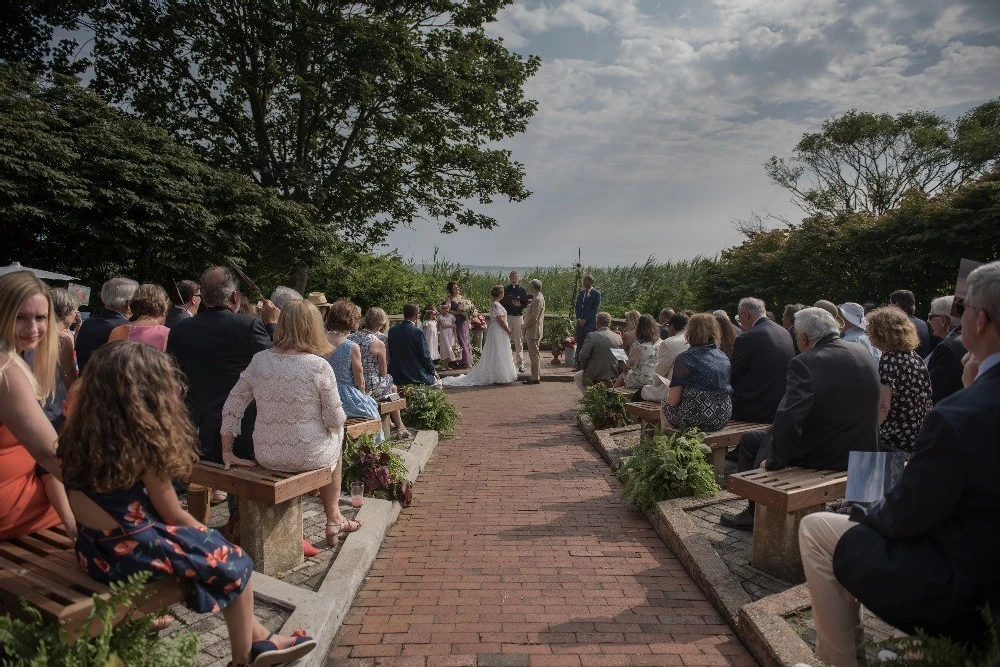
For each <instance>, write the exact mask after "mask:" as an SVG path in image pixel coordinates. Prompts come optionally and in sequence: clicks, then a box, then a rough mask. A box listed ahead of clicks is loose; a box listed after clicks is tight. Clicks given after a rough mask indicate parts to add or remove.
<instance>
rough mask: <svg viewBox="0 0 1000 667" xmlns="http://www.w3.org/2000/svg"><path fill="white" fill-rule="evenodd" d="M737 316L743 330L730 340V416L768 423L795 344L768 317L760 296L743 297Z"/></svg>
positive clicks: (780, 394) (783, 391)
mask: <svg viewBox="0 0 1000 667" xmlns="http://www.w3.org/2000/svg"><path fill="white" fill-rule="evenodd" d="M736 317H737V318H738V319H739V322H740V327H741V328H742V329H743V333H741V334H740V335H739V336H737V337H736V342H734V343H733V358H732V371H731V372H732V378H731V384H732V386H733V419H734V420H735V421H741V422H756V423H758V424H770V423H771V422H773V421H774V413H775V412H776V411H777V410H778V404H779V403H781V398H782V397H783V396H784V395H785V379H786V378H787V376H788V362H789V361H791V360H792V357H794V356H795V346H794V345H793V344H792V338H791V336H789V335H788V332H787V331H786V330H785V329H784V328H783V327H782V326H781V325H780V324H777V323H775V322H772V321H771V320H770V319H768V317H767V309H766V307H765V305H764V302H763V301H761V300H760V299H755V298H752V297H747V298H745V299H742V300H741V301H740V305H739V309H738V311H737V315H736Z"/></svg>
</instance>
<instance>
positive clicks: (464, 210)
mask: <svg viewBox="0 0 1000 667" xmlns="http://www.w3.org/2000/svg"><path fill="white" fill-rule="evenodd" d="M509 2H510V0H457V1H453V0H421V1H417V0H394V1H391V2H389V1H386V0H367V1H358V2H348V1H338V2H328V1H327V0H254V1H252V2H251V1H249V0H244V1H239V2H228V1H224V0H171V1H169V2H168V1H161V2H149V1H148V0H110V1H108V2H107V3H106V4H105V5H104V6H103V7H102V8H101V9H99V10H97V11H94V12H92V13H91V15H90V20H91V22H92V25H93V28H94V30H95V33H96V39H95V44H94V49H93V61H94V65H95V73H96V78H95V84H94V85H95V86H96V88H97V89H98V90H99V91H100V92H101V93H102V94H103V95H105V96H106V97H108V98H109V99H110V100H112V101H113V102H115V103H117V104H120V105H122V106H123V107H124V108H127V109H128V110H129V111H130V112H133V113H136V114H138V115H139V116H141V117H143V118H145V119H147V120H149V121H151V122H153V123H155V124H157V125H160V126H162V127H165V128H167V129H168V130H169V131H170V132H172V133H173V134H174V135H175V136H177V137H179V138H180V139H181V140H183V141H185V142H188V143H189V144H190V145H192V146H194V147H196V148H197V149H198V150H199V151H201V152H202V153H203V154H204V155H205V156H206V157H207V159H208V160H209V161H210V162H211V163H212V164H214V165H216V166H219V167H223V168H229V169H235V170H238V171H240V172H242V173H244V174H247V175H249V176H251V177H252V178H254V179H255V180H256V181H257V182H258V183H260V184H261V185H264V186H267V187H275V188H278V189H279V190H280V191H281V192H282V194H283V196H285V197H286V198H289V199H291V200H294V201H298V202H303V203H308V204H309V205H311V206H312V207H313V209H314V211H315V214H314V216H313V219H312V222H313V224H314V225H315V226H317V227H319V228H321V229H325V230H332V231H334V232H336V234H337V235H338V237H339V238H340V239H341V240H342V241H343V242H345V243H348V244H351V245H355V246H358V247H366V246H367V247H370V246H371V245H373V244H379V243H381V242H383V241H384V240H385V238H386V237H387V235H388V234H389V232H390V231H391V230H392V229H393V228H394V227H396V226H397V225H410V224H412V223H414V222H416V221H417V220H419V219H421V218H427V219H432V220H434V221H436V222H437V224H438V228H439V229H440V230H441V231H444V232H451V231H454V230H455V229H457V228H458V226H460V225H469V226H478V227H484V228H490V227H493V226H494V225H495V224H496V221H495V220H494V219H493V218H492V217H490V216H488V215H485V214H484V213H482V212H481V211H477V210H476V209H475V208H474V207H475V205H476V204H488V203H490V202H492V201H493V199H494V198H495V197H498V196H499V197H503V198H506V199H509V200H513V201H520V200H523V199H524V198H526V197H527V196H528V195H529V192H528V191H527V190H526V189H525V187H524V183H523V181H524V172H523V167H522V166H521V165H520V164H519V163H517V162H516V161H514V160H513V159H512V156H511V153H510V151H508V150H505V149H503V148H500V147H499V146H498V142H500V141H501V140H502V139H504V138H506V137H510V136H512V135H514V134H517V133H519V132H523V131H524V130H525V129H526V126H527V123H528V120H529V119H530V118H531V116H532V115H533V113H534V111H535V108H536V104H535V102H534V101H531V100H527V99H525V97H524V90H523V87H524V84H525V82H526V80H527V79H528V78H529V77H530V76H531V75H532V74H533V73H534V72H535V71H536V70H537V68H538V66H539V61H538V59H537V58H534V57H530V58H527V59H524V58H522V57H520V56H518V55H516V54H514V53H512V52H510V51H508V49H507V48H506V47H505V46H504V44H503V43H502V41H501V40H499V39H495V38H491V37H489V36H488V35H487V34H486V32H485V30H484V26H485V25H486V24H487V23H489V22H490V21H492V20H494V19H495V17H496V14H497V12H498V11H499V10H500V9H501V8H502V7H503V6H504V5H505V4H509ZM275 242H276V243H281V242H284V241H283V240H282V239H275ZM322 250H324V249H323V248H317V251H322ZM301 268H304V267H300V269H301ZM295 282H296V283H297V284H298V286H299V287H302V286H304V282H305V276H304V274H303V272H302V271H301V270H300V271H299V272H298V275H297V276H296V280H295Z"/></svg>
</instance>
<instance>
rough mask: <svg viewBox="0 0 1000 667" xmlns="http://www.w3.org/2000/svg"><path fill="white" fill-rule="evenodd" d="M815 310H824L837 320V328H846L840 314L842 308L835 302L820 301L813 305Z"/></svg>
mask: <svg viewBox="0 0 1000 667" xmlns="http://www.w3.org/2000/svg"><path fill="white" fill-rule="evenodd" d="M813 308H822V309H823V310H825V311H826V312H828V313H830V315H831V316H833V319H834V320H836V322H837V326H839V327H840V328H841V329H843V328H844V318H843V316H842V315H841V314H840V308H837V304H835V303H834V302H833V301H827V300H826V299H820V300H819V301H817V302H816V303H814V304H813Z"/></svg>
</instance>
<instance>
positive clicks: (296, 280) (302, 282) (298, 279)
mask: <svg viewBox="0 0 1000 667" xmlns="http://www.w3.org/2000/svg"><path fill="white" fill-rule="evenodd" d="M291 277H292V284H291V285H290V287H291V288H292V289H293V290H295V291H296V292H298V293H299V294H301V295H302V296H305V294H306V285H307V284H308V282H309V267H308V266H301V265H300V266H296V267H294V268H293V269H292V276H291Z"/></svg>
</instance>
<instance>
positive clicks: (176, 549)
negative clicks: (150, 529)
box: [164, 540, 187, 556]
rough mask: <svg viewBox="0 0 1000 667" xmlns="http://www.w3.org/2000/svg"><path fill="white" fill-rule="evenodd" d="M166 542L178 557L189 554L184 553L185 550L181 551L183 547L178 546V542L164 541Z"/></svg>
mask: <svg viewBox="0 0 1000 667" xmlns="http://www.w3.org/2000/svg"><path fill="white" fill-rule="evenodd" d="M164 541H165V542H166V543H167V544H169V545H170V547H171V548H172V549H173V550H174V552H175V553H176V554H177V555H178V556H187V554H186V553H184V550H183V549H181V545H179V544H177V543H176V542H174V541H173V540H164Z"/></svg>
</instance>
